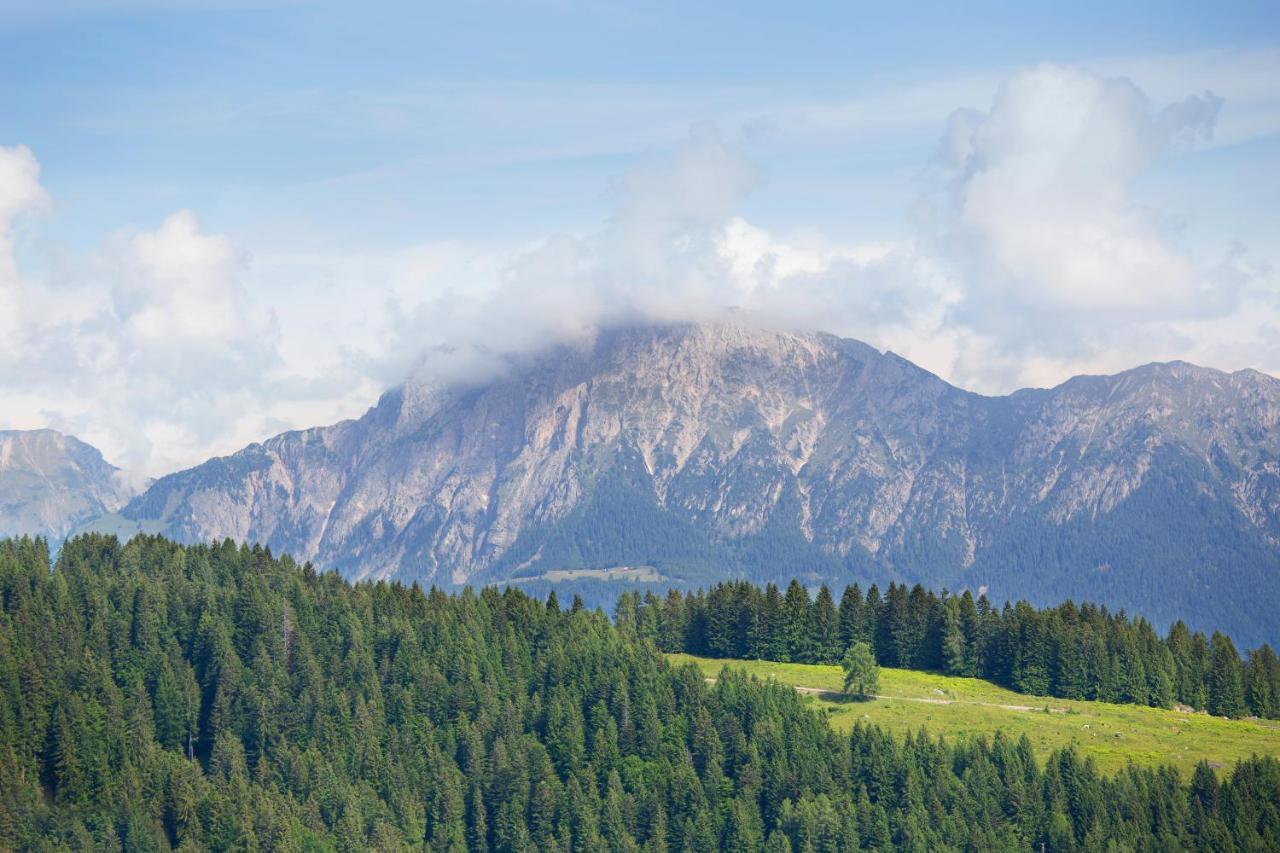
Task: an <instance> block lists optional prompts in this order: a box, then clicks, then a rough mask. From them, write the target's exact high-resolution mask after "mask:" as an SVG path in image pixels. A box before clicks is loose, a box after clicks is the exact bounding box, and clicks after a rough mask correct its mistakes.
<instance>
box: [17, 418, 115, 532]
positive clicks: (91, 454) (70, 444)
mask: <svg viewBox="0 0 1280 853" xmlns="http://www.w3.org/2000/svg"><path fill="white" fill-rule="evenodd" d="M119 474H120V472H119V470H118V469H117V468H115V467H114V466H112V465H110V464H108V463H107V462H106V461H105V460H104V459H103V458H102V454H101V453H99V452H98V451H97V449H95V448H93V447H91V446H89V445H88V444H85V443H84V442H83V441H80V440H79V439H77V438H74V437H72V436H69V435H63V434H62V433H60V432H55V431H54V430H51V429H39V430H0V536H19V535H23V534H29V535H33V536H45V537H47V538H49V539H52V540H61V539H62V538H63V537H65V536H66V535H67V534H68V533H70V532H71V531H72V530H74V529H75V528H76V527H78V526H79V525H81V524H83V523H85V522H87V521H90V520H92V519H94V518H97V517H99V516H101V515H102V514H104V513H109V512H114V511H115V510H117V509H119V508H120V507H122V506H123V505H124V504H125V502H126V501H127V500H128V499H129V498H130V497H131V496H132V494H133V492H132V490H131V489H130V488H129V487H128V486H127V484H126V483H125V482H124V480H123V479H122V478H121V477H120V476H119Z"/></svg>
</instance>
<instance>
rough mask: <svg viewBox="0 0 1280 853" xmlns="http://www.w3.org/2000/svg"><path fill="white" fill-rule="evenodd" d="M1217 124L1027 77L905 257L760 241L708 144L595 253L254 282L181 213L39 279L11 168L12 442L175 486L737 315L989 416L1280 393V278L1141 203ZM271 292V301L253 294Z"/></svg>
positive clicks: (412, 261) (6, 371)
mask: <svg viewBox="0 0 1280 853" xmlns="http://www.w3.org/2000/svg"><path fill="white" fill-rule="evenodd" d="M1222 105H1223V102H1222V101H1221V100H1220V99H1218V98H1217V97H1215V96H1214V95H1212V94H1209V93H1203V94H1196V95H1191V96H1187V97H1181V98H1179V99H1175V100H1173V101H1171V102H1169V103H1166V104H1157V103H1154V102H1153V101H1152V100H1151V99H1150V98H1148V97H1147V96H1146V95H1144V93H1143V92H1142V91H1141V90H1140V89H1139V88H1138V87H1137V86H1136V85H1134V84H1133V83H1132V82H1130V81H1128V80H1126V79H1123V78H1118V77H1112V78H1109V77H1102V76H1099V75H1096V74H1092V73H1090V72H1088V71H1085V70H1082V69H1079V68H1067V67H1059V66H1042V67H1038V68H1033V69H1029V70H1027V71H1024V72H1021V73H1018V74H1015V75H1013V76H1011V77H1009V78H1008V79H1007V80H1006V81H1004V83H1003V84H1001V85H1000V86H999V88H998V90H997V91H996V92H995V95H994V98H993V100H992V101H991V103H990V104H989V105H988V106H987V107H986V108H985V109H981V110H979V109H974V108H965V109H960V110H956V111H955V112H953V113H952V114H951V116H950V118H949V119H946V118H945V117H940V119H939V123H938V130H939V133H940V140H939V143H938V147H937V152H936V155H935V156H934V158H933V160H932V161H931V162H929V163H927V164H922V166H923V169H922V172H921V176H920V181H921V193H920V198H919V199H918V200H917V202H916V204H915V205H914V206H913V207H912V208H911V209H910V211H903V212H902V216H903V219H904V220H905V221H908V222H909V223H910V227H909V228H908V234H909V236H907V237H905V238H901V239H896V240H894V241H884V240H878V241H868V242H865V243H858V242H850V241H847V240H835V239H831V238H829V237H825V236H823V235H821V234H815V233H802V234H796V233H788V234H782V233H776V232H773V231H770V230H768V229H766V228H763V227H760V226H759V225H757V224H753V223H752V222H750V221H749V220H748V219H747V218H746V217H745V216H744V215H743V212H742V211H743V210H744V208H745V205H744V200H745V199H746V198H747V196H748V195H749V194H750V193H752V192H753V191H754V190H755V189H756V188H757V187H758V186H759V185H760V184H761V182H762V178H761V175H760V174H759V173H758V171H757V170H756V169H755V168H754V167H753V166H752V164H751V163H750V162H749V160H748V159H747V158H746V157H744V156H743V155H742V154H741V152H740V151H739V150H738V149H737V148H736V146H735V145H734V144H733V143H732V142H731V141H729V140H728V139H726V138H725V136H724V135H722V134H721V133H720V132H719V131H718V130H717V128H716V127H715V126H714V125H709V124H703V125H696V126H694V127H693V128H692V129H691V130H690V132H689V133H688V135H687V137H686V138H685V139H684V140H683V141H681V142H680V143H679V144H677V145H675V146H674V147H672V148H671V149H669V150H665V151H653V152H650V153H649V154H648V155H647V156H645V157H644V158H642V159H641V161H640V162H639V163H638V164H637V165H636V166H635V167H634V168H632V169H630V170H628V171H627V172H625V173H624V174H623V175H622V176H620V177H619V179H618V180H617V181H616V182H615V183H614V185H613V186H611V187H610V188H609V191H608V199H609V201H610V203H611V206H612V212H611V213H610V214H609V215H608V216H606V217H604V219H603V221H602V222H600V223H599V225H598V226H597V227H596V228H594V229H589V230H584V231H581V232H575V233H559V234H554V235H551V236H548V237H545V238H543V239H540V240H537V241H536V242H534V243H531V244H529V245H526V246H523V247H521V248H519V249H517V250H515V251H495V250H493V249H491V248H484V247H477V246H469V245H466V244H462V243H458V242H455V241H446V242H438V243H431V244H424V245H421V246H416V247H409V248H406V249H401V250H397V251H393V252H386V253H381V254H371V255H344V256H317V257H287V256H274V257H273V256H268V257H265V258H262V257H260V258H258V259H257V260H253V261H251V259H249V258H248V257H246V256H245V255H244V253H243V252H241V251H240V250H239V249H238V248H237V247H236V246H235V245H233V243H232V242H231V241H230V240H228V239H227V238H225V237H222V236H219V235H216V234H210V233H207V232H206V231H204V230H202V229H201V227H200V224H199V222H198V220H197V218H196V216H195V215H194V214H192V213H190V212H187V211H179V212H177V213H175V214H173V215H172V216H170V217H168V218H167V219H165V220H164V221H163V222H161V223H159V224H158V225H157V226H155V227H154V228H153V229H150V230H146V229H144V230H138V231H131V232H122V233H120V234H117V235H115V236H114V237H112V238H110V239H109V240H107V241H106V243H105V245H104V246H103V247H102V249H101V250H100V251H99V252H98V253H96V255H95V257H94V258H93V259H92V260H91V261H90V262H87V263H86V264H84V265H83V268H80V269H76V270H73V274H72V275H71V276H70V280H63V279H62V278H56V279H55V280H48V279H45V280H36V279H33V278H32V277H24V276H23V275H22V274H21V271H20V270H19V269H18V265H17V263H16V261H15V256H14V251H13V246H14V240H15V239H16V233H17V231H16V228H17V223H18V222H19V221H20V220H21V218H22V217H23V215H24V214H26V213H28V212H30V211H32V210H34V209H37V208H39V207H40V206H41V205H43V204H45V202H46V198H45V193H44V191H43V190H42V189H41V187H40V184H39V168H38V164H37V163H36V160H35V158H34V156H32V154H31V152H29V151H27V150H26V149H24V148H16V149H0V309H3V311H4V313H3V314H0V327H3V326H4V323H5V322H9V323H10V325H12V326H14V327H15V329H16V330H17V331H15V332H14V333H13V334H12V335H6V336H5V339H4V341H3V342H0V351H3V350H2V348H3V347H5V346H6V345H7V346H10V347H11V350H10V351H11V352H12V353H15V354H17V355H15V356H14V357H11V358H7V359H6V360H5V361H4V363H3V365H0V387H2V388H3V389H4V391H5V395H6V400H7V402H8V403H9V410H10V414H9V415H8V421H9V425H16V426H37V425H45V424H49V425H53V426H57V427H60V428H63V429H66V430H68V431H71V432H74V433H76V434H78V435H81V437H83V438H85V439H87V440H89V441H92V442H94V443H97V444H99V445H100V446H102V447H104V449H106V450H107V451H108V453H109V455H110V456H111V457H112V458H114V459H116V460H118V461H120V462H122V463H124V464H127V465H128V466H129V467H130V468H131V469H132V470H134V471H137V472H141V473H145V474H158V473H163V472H165V471H167V470H172V469H173V468H175V467H178V466H180V465H185V464H193V463H196V462H199V461H201V460H203V459H204V458H207V457H208V456H210V455H212V454H214V453H217V452H228V451H230V450H233V449H235V448H236V447H238V446H241V445H243V444H245V443H248V442H249V441H251V440H257V439H261V438H264V437H266V436H267V435H270V434H272V433H273V432H277V431H279V430H281V429H284V428H288V427H302V426H309V425H313V424H318V423H327V422H331V421H333V420H335V419H336V418H338V417H340V416H349V415H352V414H357V413H358V412H359V411H360V409H361V408H362V407H363V406H364V405H367V404H368V402H370V401H371V400H372V399H373V398H374V397H375V396H376V394H377V393H378V391H380V390H381V389H384V388H386V387H387V386H389V385H391V384H394V383H397V382H400V381H402V380H403V379H405V377H407V376H410V375H415V376H416V377H418V378H419V379H423V380H433V381H440V382H448V381H457V380H475V379H479V378H484V377H487V376H490V375H492V374H493V372H494V371H499V370H502V369H504V368H505V367H506V366H507V365H509V363H510V361H511V359H512V358H513V357H516V356H519V355H521V354H523V353H528V352H530V351H533V350H536V349H538V348H541V347H543V346H546V345H548V344H550V343H554V342H564V341H585V340H589V339H590V337H591V336H592V335H594V334H595V333H596V332H597V331H598V330H599V329H601V328H602V327H606V326H610V325H617V324H622V323H629V322H635V321H638V320H648V321H664V320H679V319H694V320H698V319H707V318H713V317H717V316H721V315H723V314H724V313H725V312H727V311H730V310H733V311H734V312H735V314H736V315H737V316H740V317H746V318H747V319H753V320H755V321H756V322H760V323H766V324H771V325H775V326H786V327H805V328H819V329H824V330H827V331H831V332H835V333H839V334H845V335H850V336H854V337H859V338H862V339H864V340H867V341H868V342H870V343H872V344H874V345H877V346H880V347H882V348H888V349H893V350H895V351H897V352H899V353H901V354H903V355H904V356H906V357H908V358H911V359H913V360H915V361H917V362H918V363H920V364H922V365H924V366H925V367H927V368H929V369H932V370H934V371H935V372H937V373H939V374H941V375H942V376H944V377H946V378H948V379H951V380H953V381H956V382H958V383H959V384H962V385H966V386H968V387H972V388H975V389H976V390H983V391H990V392H1006V391H1009V390H1012V389H1013V388H1015V387H1019V386H1021V385H1026V384H1051V383H1053V382H1057V381H1060V380H1062V379H1064V378H1066V377H1067V376H1069V375H1071V374H1072V373H1077V372H1084V371H1089V372H1101V371H1110V370H1116V369H1121V368H1124V367H1128V366H1132V365H1133V364H1135V363H1139V362H1142V361H1148V360H1153V359H1164V358H1174V357H1184V358H1191V359H1192V360H1198V361H1201V362H1204V363H1209V364H1213V365H1218V366H1228V367H1235V366H1244V365H1245V364H1252V365H1255V366H1260V367H1263V368H1270V369H1275V368H1276V367H1280V338H1277V336H1276V333H1275V329H1276V328H1280V322H1277V317H1278V315H1280V304H1278V300H1277V299H1276V297H1275V292H1276V291H1275V288H1274V287H1273V286H1272V285H1271V284H1270V281H1271V280H1270V278H1269V276H1271V275H1272V273H1271V272H1270V270H1269V269H1267V268H1266V266H1265V265H1264V264H1262V263H1261V262H1260V261H1258V260H1256V259H1254V258H1252V257H1251V255H1250V254H1249V253H1248V252H1247V251H1245V250H1243V249H1241V248H1240V247H1237V246H1224V247H1222V251H1221V253H1220V254H1219V255H1218V256H1217V257H1209V258H1202V257H1197V256H1196V255H1195V254H1194V253H1192V252H1191V251H1190V250H1188V249H1187V248H1186V246H1185V245H1183V241H1182V234H1181V231H1180V226H1179V221H1178V219H1177V218H1176V214H1179V213H1182V212H1183V211H1163V212H1162V211H1156V210H1152V209H1148V208H1147V207H1145V206H1143V205H1142V204H1141V203H1139V201H1138V200H1137V197H1136V196H1135V193H1134V190H1133V185H1134V183H1135V181H1137V180H1139V179H1140V178H1141V177H1142V175H1143V174H1144V173H1145V172H1146V171H1147V170H1149V169H1151V168H1153V166H1155V165H1157V164H1159V163H1160V162H1161V161H1162V160H1163V159H1164V158H1169V157H1172V156H1177V155H1178V154H1179V153H1180V152H1183V151H1185V150H1187V149H1188V148H1191V147H1194V146H1198V145H1203V144H1205V143H1206V142H1207V141H1208V140H1209V139H1210V138H1211V136H1212V134H1213V132H1214V128H1215V125H1216V122H1217V120H1218V116H1219V113H1220V111H1221V109H1222ZM264 277H269V278H270V279H272V280H273V281H274V282H275V283H274V285H273V288H272V290H271V294H272V295H271V296H264V295H263V294H261V293H258V292H255V285H254V283H255V282H258V283H259V284H261V282H262V281H263V279H264ZM5 300H7V301H5ZM15 318H16V319H15ZM19 336H21V337H19ZM15 342H16V343H15ZM14 347H16V348H14ZM13 412H17V413H19V414H17V415H15V414H12V413H13Z"/></svg>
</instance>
